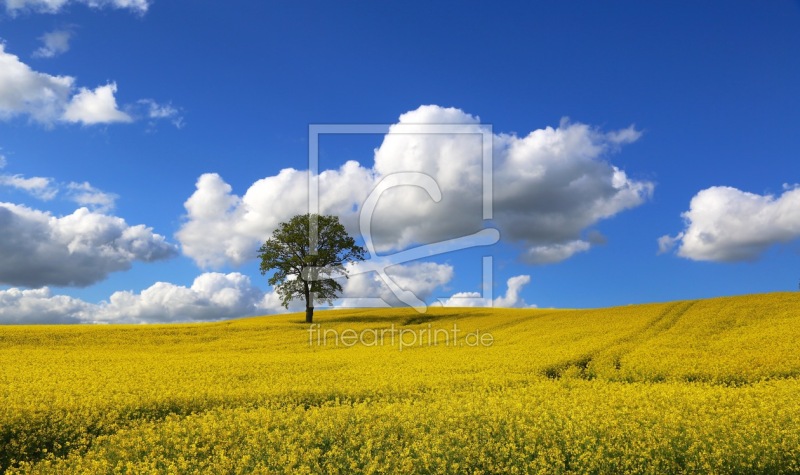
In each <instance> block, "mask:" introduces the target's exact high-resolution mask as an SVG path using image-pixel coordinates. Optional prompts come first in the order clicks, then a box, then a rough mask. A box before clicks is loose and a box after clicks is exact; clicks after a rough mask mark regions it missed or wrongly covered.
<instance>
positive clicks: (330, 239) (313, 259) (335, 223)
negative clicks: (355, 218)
mask: <svg viewBox="0 0 800 475" xmlns="http://www.w3.org/2000/svg"><path fill="white" fill-rule="evenodd" d="M258 251H259V254H258V257H259V258H261V266H260V268H261V274H262V275H264V274H266V273H267V272H269V271H271V270H274V271H275V272H274V273H273V274H272V277H270V278H269V284H270V285H272V286H274V287H275V289H276V291H277V292H278V295H279V296H280V297H281V303H282V304H283V306H284V307H287V308H288V307H289V302H291V301H292V300H294V299H296V298H301V299H304V300H305V303H306V322H307V323H312V321H313V315H314V302H315V301H321V302H328V303H332V302H333V299H335V298H336V297H337V296H338V295H339V293H340V292H341V291H342V286H341V284H340V283H339V282H337V281H336V280H335V279H336V278H337V277H347V271H346V270H345V267H344V265H345V264H346V263H347V262H352V261H360V260H364V252H365V250H364V248H362V247H361V246H358V245H356V242H355V239H353V238H352V237H351V236H350V235H349V234H348V233H347V230H346V229H345V228H344V226H343V225H342V224H341V223H340V222H339V218H338V217H337V216H332V215H319V214H312V213H308V214H301V215H297V216H295V217H293V218H292V219H291V220H289V221H288V222H285V223H280V224H279V225H278V228H277V229H276V230H275V231H274V232H273V233H272V236H271V237H270V238H269V239H267V241H266V242H264V244H263V245H262V246H261V248H260V249H259V250H258Z"/></svg>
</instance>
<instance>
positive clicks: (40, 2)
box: [0, 0, 150, 14]
mask: <svg viewBox="0 0 800 475" xmlns="http://www.w3.org/2000/svg"><path fill="white" fill-rule="evenodd" d="M75 3H79V4H83V5H87V6H89V7H90V8H117V9H125V10H131V11H133V12H135V13H139V14H143V13H145V12H147V9H148V7H149V6H150V2H149V0H0V4H5V7H6V11H7V12H9V13H11V14H16V13H18V12H23V11H30V12H37V13H58V12H59V11H61V10H62V9H63V8H65V7H66V6H67V5H70V4H75Z"/></svg>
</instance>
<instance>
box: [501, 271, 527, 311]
mask: <svg viewBox="0 0 800 475" xmlns="http://www.w3.org/2000/svg"><path fill="white" fill-rule="evenodd" d="M530 282H531V276H529V275H518V276H515V277H511V278H510V279H508V280H507V281H506V285H507V289H506V294H505V295H503V296H500V297H497V298H496V299H494V306H495V307H506V308H508V307H527V306H528V304H526V303H525V299H523V298H522V297H521V296H520V294H519V293H520V291H521V290H522V288H523V287H524V286H526V285H528V284H529V283H530Z"/></svg>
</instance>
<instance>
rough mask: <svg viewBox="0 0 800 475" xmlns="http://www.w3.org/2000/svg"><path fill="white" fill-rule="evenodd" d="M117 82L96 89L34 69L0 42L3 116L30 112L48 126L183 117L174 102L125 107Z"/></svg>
mask: <svg viewBox="0 0 800 475" xmlns="http://www.w3.org/2000/svg"><path fill="white" fill-rule="evenodd" d="M116 93H117V84H116V83H113V82H112V83H109V84H106V85H102V86H98V87H96V88H94V89H89V88H85V87H77V86H76V84H75V78H74V77H71V76H52V75H49V74H47V73H41V72H37V71H34V70H33V69H31V68H30V66H28V65H27V64H25V63H23V62H22V61H20V59H19V57H17V56H15V55H13V54H11V53H8V52H6V51H5V44H3V43H2V42H0V120H9V119H12V118H14V117H18V116H28V117H30V119H31V120H33V121H35V122H38V123H40V124H43V125H45V126H48V127H50V126H53V125H54V124H56V123H59V122H60V123H73V124H82V125H94V124H112V123H129V122H133V121H134V120H136V119H141V118H142V117H145V118H148V119H152V120H158V119H167V120H170V121H171V122H172V123H173V124H174V125H175V126H176V127H179V128H180V127H181V126H182V125H183V118H182V117H181V116H180V115H179V111H178V109H177V108H175V107H173V106H172V105H162V104H158V103H156V102H155V101H153V100H151V99H143V100H142V101H139V102H137V103H135V104H133V105H129V106H126V107H124V109H126V110H130V112H131V113H128V112H124V111H123V110H122V109H120V107H119V106H118V105H117V99H116V97H115V95H116Z"/></svg>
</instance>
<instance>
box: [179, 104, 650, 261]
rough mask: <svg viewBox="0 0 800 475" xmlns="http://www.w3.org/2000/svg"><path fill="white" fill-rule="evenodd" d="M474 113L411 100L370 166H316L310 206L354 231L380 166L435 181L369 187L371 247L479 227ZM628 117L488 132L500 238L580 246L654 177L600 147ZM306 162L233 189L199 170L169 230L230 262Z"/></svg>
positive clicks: (293, 202)
mask: <svg viewBox="0 0 800 475" xmlns="http://www.w3.org/2000/svg"><path fill="white" fill-rule="evenodd" d="M430 124H458V125H460V126H461V129H462V130H460V131H459V133H430V132H431V129H430V127H428V125H430ZM487 133H488V129H487V128H486V126H483V125H481V123H480V120H479V118H477V117H475V116H472V115H470V114H467V113H465V112H463V111H461V110H459V109H455V108H443V107H439V106H421V107H419V108H418V109H416V110H413V111H410V112H407V113H405V114H403V115H401V116H400V119H399V121H398V123H397V124H395V125H393V126H392V127H390V130H389V133H388V134H386V135H385V136H384V139H383V143H382V144H381V145H380V147H379V148H378V149H376V150H375V153H374V156H373V161H372V163H371V164H370V166H369V167H366V166H362V165H360V164H359V163H357V162H348V163H346V164H344V165H343V166H342V167H340V168H339V169H336V170H326V171H324V172H322V173H320V175H319V190H320V199H319V205H320V211H321V212H323V213H326V214H336V215H338V216H339V217H340V218H341V219H342V220H343V222H344V223H345V225H346V226H347V228H348V230H349V231H351V232H352V233H358V234H360V229H359V227H358V218H359V213H360V211H361V206H362V204H363V203H364V201H365V199H366V198H367V196H368V195H369V194H370V192H371V191H372V190H373V189H375V188H376V186H377V185H378V184H379V183H381V181H382V180H384V179H386V178H387V177H390V176H393V175H395V174H398V173H402V172H419V173H423V174H426V175H428V176H430V177H433V178H434V179H435V180H436V183H437V186H438V188H439V190H440V191H441V199H440V200H434V199H433V198H432V196H430V195H429V194H428V193H427V192H426V191H425V190H423V189H421V188H419V187H417V186H397V187H393V188H390V189H387V190H386V191H385V192H384V193H383V194H381V195H380V199H379V201H378V203H377V206H376V208H375V213H374V215H373V216H372V221H371V235H372V239H373V240H374V242H375V245H376V249H377V251H378V252H388V251H393V250H400V249H405V248H408V247H413V246H415V245H419V244H425V243H432V242H437V241H441V240H445V239H452V238H456V237H459V236H465V235H468V234H471V233H474V232H476V231H478V230H480V229H482V228H483V227H484V226H485V224H484V222H483V214H482V192H481V190H482V178H483V168H482V165H483V145H484V144H483V142H482V138H483V137H484V136H485V135H486V134H487ZM640 135H641V133H640V132H639V131H637V130H636V129H635V128H634V127H632V126H631V127H628V128H625V129H622V130H618V131H612V132H602V131H600V130H598V129H596V128H593V127H590V126H588V125H584V124H579V123H571V122H569V121H566V120H565V121H562V122H561V124H560V125H559V126H558V127H557V128H553V127H547V128H544V129H540V130H535V131H533V132H531V133H530V134H528V135H526V136H523V137H519V136H517V135H514V134H492V135H491V137H492V142H493V162H494V165H493V166H494V168H493V175H494V196H493V210H494V222H495V224H496V226H497V227H498V228H499V230H500V232H501V235H502V239H503V240H504V241H506V242H510V243H514V244H515V245H517V246H519V247H520V248H521V249H522V252H521V259H523V260H524V261H526V262H529V263H532V264H543V263H551V262H558V261H562V260H564V259H567V258H569V257H571V256H573V255H574V254H576V253H578V252H584V251H587V250H588V249H589V248H590V247H591V245H592V243H593V242H594V241H595V240H594V239H593V238H592V236H591V232H590V231H588V229H589V228H590V227H591V226H593V225H594V224H595V223H597V222H598V221H600V220H603V219H606V218H609V217H612V216H614V215H616V214H618V213H620V212H622V211H624V210H626V209H629V208H633V207H636V206H639V205H641V204H642V203H644V202H645V201H646V200H647V199H648V198H649V197H650V196H651V194H652V191H653V187H654V186H653V184H652V183H650V182H647V181H641V180H635V179H632V178H630V177H629V176H628V175H627V174H626V173H625V172H624V171H622V170H621V169H619V168H618V167H616V166H614V165H612V164H610V163H608V162H607V161H606V160H605V157H606V156H607V155H608V154H610V153H612V152H614V151H616V150H617V149H619V147H621V146H623V145H624V144H627V143H631V142H633V141H635V140H637V139H638V138H639V136H640ZM307 183H308V172H307V171H300V170H295V169H285V170H282V171H281V172H280V173H279V174H278V175H275V176H271V177H267V178H264V179H261V180H259V181H257V182H256V183H254V184H253V185H252V186H251V187H250V188H249V189H248V190H247V191H246V192H245V194H244V195H243V196H238V195H237V194H235V193H234V192H233V190H232V188H231V187H230V185H228V184H227V183H226V182H225V181H224V180H223V178H222V177H220V176H219V175H216V174H207V175H203V176H201V177H200V178H199V179H198V181H197V185H196V187H197V189H196V191H195V192H194V193H193V194H192V196H191V197H190V198H189V199H188V200H187V201H186V203H185V207H186V210H187V214H186V217H185V220H184V223H183V225H182V226H181V229H180V230H179V232H178V233H177V238H178V240H179V241H180V242H181V245H182V246H183V252H184V253H185V254H186V255H187V256H189V257H191V258H192V259H194V260H195V261H196V262H197V263H199V264H200V265H202V266H212V267H213V266H219V265H222V264H225V263H235V264H241V263H243V262H246V261H248V260H250V259H253V258H254V257H255V250H256V249H257V248H258V244H259V243H260V242H261V241H263V240H264V239H266V238H267V237H268V236H269V235H270V233H271V232H272V231H273V230H274V229H275V228H276V226H277V224H278V223H279V222H281V221H286V220H287V219H289V218H291V216H293V215H295V214H298V213H304V212H306V211H307V210H308V191H307Z"/></svg>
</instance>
